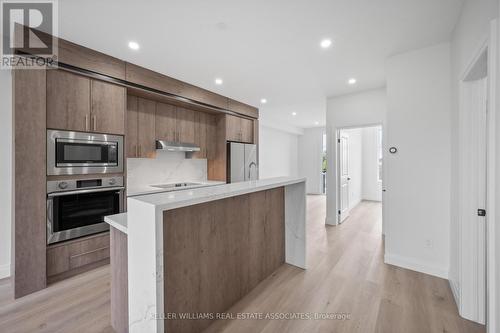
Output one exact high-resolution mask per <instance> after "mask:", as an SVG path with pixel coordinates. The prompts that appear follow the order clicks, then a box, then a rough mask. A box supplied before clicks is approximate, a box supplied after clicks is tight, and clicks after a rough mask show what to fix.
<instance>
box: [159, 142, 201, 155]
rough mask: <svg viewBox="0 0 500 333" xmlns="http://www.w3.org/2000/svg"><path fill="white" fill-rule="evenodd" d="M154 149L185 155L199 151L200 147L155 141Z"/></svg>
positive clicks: (182, 143) (190, 144) (183, 143)
mask: <svg viewBox="0 0 500 333" xmlns="http://www.w3.org/2000/svg"><path fill="white" fill-rule="evenodd" d="M156 149H158V150H166V151H180V152H186V153H192V152H195V151H200V147H198V146H197V145H195V144H192V143H185V142H173V141H164V140H156Z"/></svg>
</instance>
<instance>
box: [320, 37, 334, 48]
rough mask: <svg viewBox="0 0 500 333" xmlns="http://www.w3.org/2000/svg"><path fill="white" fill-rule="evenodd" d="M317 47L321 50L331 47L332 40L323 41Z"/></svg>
mask: <svg viewBox="0 0 500 333" xmlns="http://www.w3.org/2000/svg"><path fill="white" fill-rule="evenodd" d="M319 45H321V47H322V48H324V49H327V48H329V47H330V46H331V45H332V40H331V39H323V40H322V41H321V43H320V44H319Z"/></svg>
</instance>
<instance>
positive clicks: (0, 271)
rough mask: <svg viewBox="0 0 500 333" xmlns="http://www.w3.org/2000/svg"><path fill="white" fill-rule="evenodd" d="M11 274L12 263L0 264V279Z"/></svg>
mask: <svg viewBox="0 0 500 333" xmlns="http://www.w3.org/2000/svg"><path fill="white" fill-rule="evenodd" d="M9 276H10V264H5V265H0V279H4V278H8V277H9Z"/></svg>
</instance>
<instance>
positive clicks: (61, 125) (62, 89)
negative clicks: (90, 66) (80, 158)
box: [47, 70, 90, 132]
mask: <svg viewBox="0 0 500 333" xmlns="http://www.w3.org/2000/svg"><path fill="white" fill-rule="evenodd" d="M47 127H48V128H53V129H63V130H69V131H81V132H86V131H89V130H90V79H88V78H86V77H83V76H79V75H75V74H72V73H68V72H64V71H58V70H48V71H47Z"/></svg>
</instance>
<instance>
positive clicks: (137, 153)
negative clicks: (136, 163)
mask: <svg viewBox="0 0 500 333" xmlns="http://www.w3.org/2000/svg"><path fill="white" fill-rule="evenodd" d="M135 157H139V149H138V148H137V145H135Z"/></svg>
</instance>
